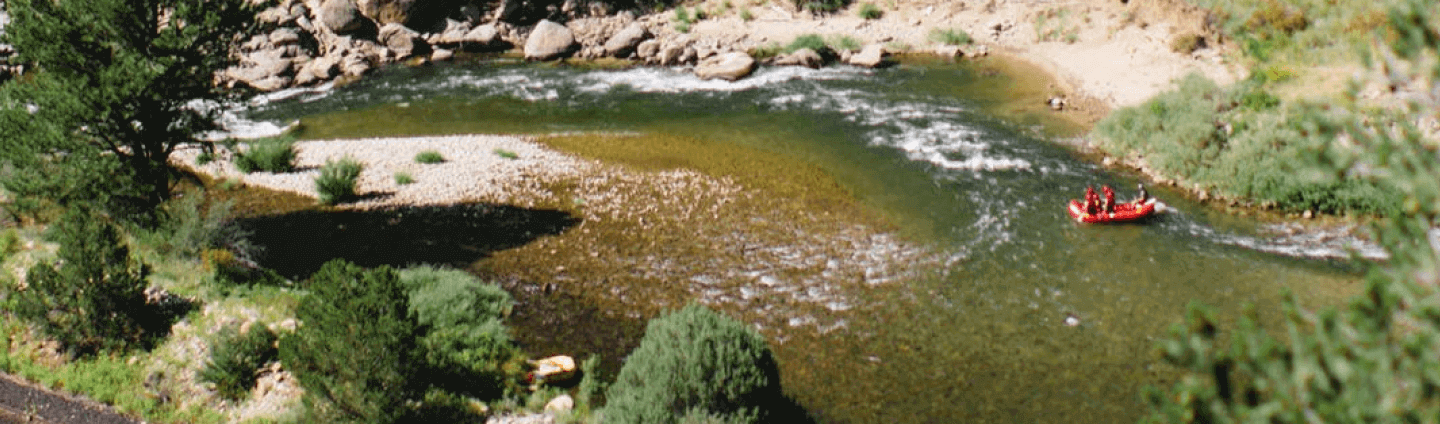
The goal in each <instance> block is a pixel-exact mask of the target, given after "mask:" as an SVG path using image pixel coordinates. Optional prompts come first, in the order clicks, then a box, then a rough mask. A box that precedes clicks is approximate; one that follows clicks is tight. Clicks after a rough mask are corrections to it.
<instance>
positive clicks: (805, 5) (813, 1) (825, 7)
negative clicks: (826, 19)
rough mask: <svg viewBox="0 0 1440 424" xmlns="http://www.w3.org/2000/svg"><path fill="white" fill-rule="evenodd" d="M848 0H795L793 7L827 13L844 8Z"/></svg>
mask: <svg viewBox="0 0 1440 424" xmlns="http://www.w3.org/2000/svg"><path fill="white" fill-rule="evenodd" d="M849 3H850V1H849V0H795V7H798V8H800V9H804V10H808V11H810V12H811V13H829V12H834V11H837V10H840V9H843V8H845V6H846V5H847V4H849Z"/></svg>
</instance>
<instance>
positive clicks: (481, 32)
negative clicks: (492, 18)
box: [465, 24, 500, 47]
mask: <svg viewBox="0 0 1440 424" xmlns="http://www.w3.org/2000/svg"><path fill="white" fill-rule="evenodd" d="M499 41H500V30H498V29H495V25H493V24H491V25H481V26H477V27H475V29H472V30H470V32H467V33H465V42H466V43H475V44H479V45H481V46H484V47H489V46H494V45H496V44H499Z"/></svg>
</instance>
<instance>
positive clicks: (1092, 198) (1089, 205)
mask: <svg viewBox="0 0 1440 424" xmlns="http://www.w3.org/2000/svg"><path fill="white" fill-rule="evenodd" d="M1098 203H1100V196H1096V195H1095V187H1092V186H1088V185H1087V186H1085V213H1086V214H1087V215H1094V214H1095V212H1097V210H1096V209H1097V206H1098Z"/></svg>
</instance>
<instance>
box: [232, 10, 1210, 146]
mask: <svg viewBox="0 0 1440 424" xmlns="http://www.w3.org/2000/svg"><path fill="white" fill-rule="evenodd" d="M609 4H610V3H606V2H591V3H584V4H582V2H579V1H576V0H567V1H559V0H555V1H524V0H498V1H490V2H479V3H478V4H477V3H475V2H471V3H465V4H460V5H456V4H451V3H443V4H442V2H427V1H423V0H410V1H395V0H284V1H281V2H280V3H279V4H278V5H275V6H272V7H269V8H267V9H264V10H263V11H262V12H260V14H259V16H258V18H259V20H260V23H261V28H262V29H263V32H262V33H261V34H257V35H254V36H252V37H251V38H250V39H248V40H246V41H245V42H244V43H243V45H242V46H241V49H240V51H239V52H237V54H238V57H239V59H240V61H239V62H240V63H239V65H238V66H235V67H233V68H230V69H228V70H226V71H224V72H222V73H221V74H220V75H218V76H217V77H218V80H219V82H221V83H222V84H224V85H226V86H229V87H249V88H253V89H255V90H258V91H262V92H268V91H275V90H280V89H284V88H292V87H305V86H314V85H318V84H322V83H324V82H326V81H334V80H338V81H341V82H343V81H347V80H352V79H355V78H359V77H361V76H362V75H364V74H365V73H367V72H369V71H370V70H373V69H376V68H378V67H380V66H384V65H386V64H391V63H407V64H412V65H420V64H425V63H428V62H432V61H444V60H450V59H452V58H454V57H455V56H456V55H457V54H465V53H498V52H513V53H515V54H519V55H522V56H523V57H524V58H525V59H526V60H532V61H552V60H581V61H586V60H598V59H607V58H608V59H618V60H622V61H630V62H631V63H634V64H636V65H651V66H680V67H689V68H690V69H691V70H692V71H693V72H695V73H696V75H697V76H699V77H701V78H707V79H708V78H720V79H726V80H735V79H739V78H744V77H745V76H746V75H748V74H749V73H750V72H752V71H753V70H754V69H755V68H756V67H757V66H760V65H775V66H787V65H788V66H808V67H819V66H824V65H826V64H828V63H844V64H848V65H853V66H864V67H875V66H883V65H884V64H886V63H887V61H886V57H887V55H889V54H892V53H924V54H937V55H942V56H947V57H973V56H982V55H986V54H989V53H991V52H992V51H993V52H999V53H1005V54H1010V55H1014V56H1018V57H1019V58H1021V59H1023V60H1026V61H1029V62H1032V63H1036V64H1038V65H1040V67H1041V68H1042V69H1043V70H1044V71H1045V72H1048V73H1050V74H1052V75H1053V76H1055V77H1056V80H1057V81H1056V83H1054V84H1051V87H1049V88H1050V89H1051V90H1052V91H1053V92H1054V98H1056V99H1057V102H1056V103H1055V104H1054V105H1053V106H1055V107H1057V108H1061V107H1064V106H1066V103H1067V102H1066V101H1065V100H1066V99H1070V101H1069V102H1068V104H1069V105H1073V106H1079V108H1081V109H1090V111H1089V112H1090V113H1089V115H1090V116H1089V117H1088V118H1086V119H1083V120H1084V121H1089V122H1093V121H1094V120H1098V118H1099V117H1101V116H1103V115H1104V114H1105V113H1108V111H1109V110H1110V109H1113V108H1114V107H1117V106H1125V105H1131V104H1138V103H1139V102H1141V101H1143V100H1145V99H1147V98H1149V97H1150V96H1152V95H1154V94H1156V93H1159V92H1161V91H1163V90H1165V89H1168V88H1169V87H1170V84H1171V81H1172V80H1174V79H1176V78H1179V77H1181V76H1183V75H1185V74H1188V73H1191V72H1199V73H1202V74H1205V75H1206V76H1208V77H1210V78H1211V79H1213V80H1216V81H1219V82H1221V83H1224V82H1226V81H1232V80H1234V79H1235V78H1236V77H1237V75H1235V73H1234V72H1232V71H1231V70H1230V66H1229V65H1228V64H1226V63H1225V61H1224V59H1223V57H1222V55H1221V54H1220V51H1221V50H1222V46H1221V44H1220V41H1219V40H1218V39H1214V40H1210V39H1212V38H1216V37H1215V36H1214V35H1213V34H1212V33H1211V30H1210V29H1208V28H1207V27H1206V25H1205V24H1204V19H1205V13H1204V12H1203V11H1201V10H1199V9H1197V8H1194V7H1193V6H1189V5H1186V4H1184V3H1183V2H1180V1H1178V0H1163V1H1155V2H1145V3H1143V4H1141V2H1128V3H1114V2H1106V1H1102V0H1073V1H1068V2H1063V3H1054V4H1036V3H1033V2H1019V1H1007V0H994V1H991V2H989V3H987V4H985V5H984V6H979V5H967V4H965V3H951V2H944V1H938V0H894V1H890V2H887V3H885V4H886V6H885V7H884V8H880V7H876V6H875V5H874V4H872V3H865V2H859V1H857V2H854V3H853V4H852V5H851V6H850V8H849V9H842V10H837V11H833V12H827V13H813V12H811V11H807V10H803V9H800V8H798V7H796V6H795V5H794V4H792V3H791V2H784V1H781V2H770V1H766V0H740V1H739V2H738V4H736V3H732V2H731V1H729V0H705V1H697V2H687V3H685V4H682V5H678V6H677V8H675V9H667V10H663V11H655V12H653V13H638V14H637V12H636V11H634V10H612V8H611V6H610V5H609ZM865 6H869V7H871V8H873V9H874V10H875V12H874V13H873V14H871V15H867V16H863V17H862V16H861V14H860V13H859V12H858V11H859V10H860V9H861V8H863V7H865ZM812 34H813V35H816V36H823V37H826V38H827V39H828V40H827V41H832V40H843V41H844V42H843V43H838V44H844V45H846V47H841V48H836V51H833V52H828V51H822V52H817V51H813V50H809V49H802V50H797V51H795V52H793V53H789V54H779V55H773V56H772V54H774V53H775V52H776V50H779V49H780V47H782V46H784V45H786V44H789V43H790V42H791V41H792V40H794V39H795V38H796V37H798V36H801V35H812ZM937 34H942V35H943V34H949V35H951V36H954V37H957V38H952V39H948V40H947V39H944V37H943V36H941V37H937ZM960 34H963V35H964V36H963V37H959V35H960ZM1182 36H1183V37H1201V38H1202V39H1207V40H1210V41H1209V42H1202V43H1199V45H1200V46H1201V47H1200V48H1198V49H1194V50H1191V51H1184V52H1181V51H1175V49H1174V48H1173V47H1172V44H1173V39H1174V38H1175V37H1182ZM959 39H965V41H959ZM830 44H832V45H835V44H837V43H833V42H832V43H830Z"/></svg>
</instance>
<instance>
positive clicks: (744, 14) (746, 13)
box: [740, 8, 755, 22]
mask: <svg viewBox="0 0 1440 424" xmlns="http://www.w3.org/2000/svg"><path fill="white" fill-rule="evenodd" d="M740 20H742V21H745V22H750V21H753V20H755V14H753V13H750V9H749V8H745V9H740Z"/></svg>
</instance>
